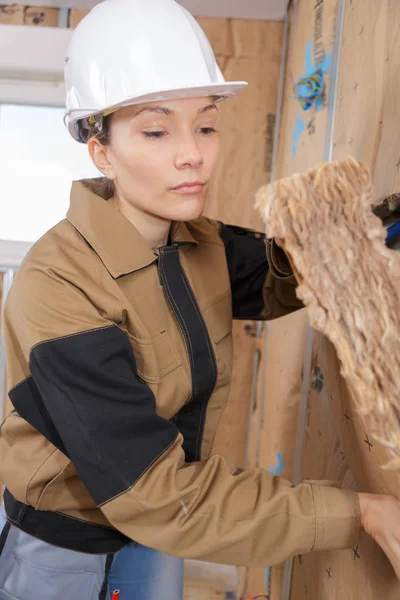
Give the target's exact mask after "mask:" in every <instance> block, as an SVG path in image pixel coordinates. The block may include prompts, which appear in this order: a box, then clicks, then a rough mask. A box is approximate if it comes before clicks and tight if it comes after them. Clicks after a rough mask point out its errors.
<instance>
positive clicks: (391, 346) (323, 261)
mask: <svg viewBox="0 0 400 600" xmlns="http://www.w3.org/2000/svg"><path fill="white" fill-rule="evenodd" d="M373 204H374V202H373V199H372V198H371V176H370V173H369V170H368V169H367V168H366V167H365V166H364V165H363V164H362V163H360V162H359V161H357V160H355V159H353V158H347V159H346V160H344V161H340V162H333V163H328V164H323V165H322V166H321V167H319V168H316V169H313V170H311V171H308V172H306V173H302V174H297V175H294V176H292V177H288V178H286V179H282V180H280V181H277V182H275V183H273V184H270V185H267V186H264V187H262V188H261V189H260V190H259V191H258V192H257V195H256V207H257V208H258V210H259V211H260V213H261V215H262V218H263V219H264V221H265V224H266V233H267V235H268V237H275V238H279V239H280V240H281V242H282V246H283V247H284V249H285V251H286V253H287V254H288V256H289V258H290V261H291V262H292V266H293V269H294V272H295V273H296V277H297V280H298V282H299V286H298V289H297V295H298V297H299V298H300V299H301V300H302V301H303V303H304V304H305V306H306V307H307V310H308V315H309V319H310V323H311V325H312V326H313V327H314V328H315V329H317V330H318V331H320V332H322V333H323V334H325V335H326V336H327V337H328V338H329V339H330V340H331V342H332V343H333V344H334V346H335V348H336V351H337V354H338V357H339V360H340V362H341V374H342V376H343V377H344V378H345V379H346V380H347V383H348V385H349V388H350V390H351V392H352V396H353V398H354V401H355V403H356V409H357V410H358V411H359V412H360V413H361V414H362V415H363V416H364V417H366V418H367V421H368V423H369V427H370V428H371V431H372V434H373V436H374V438H375V439H376V440H378V441H380V442H381V443H382V444H384V445H385V446H386V447H388V448H389V450H390V453H391V455H392V458H391V460H390V461H389V463H388V464H387V465H385V467H386V468H392V469H397V468H400V425H399V413H400V392H399V389H400V343H399V342H400V308H399V307H400V254H399V253H397V252H395V251H393V250H390V249H388V248H387V247H386V245H385V238H386V232H385V229H384V227H383V226H382V223H381V221H380V219H379V218H378V217H377V216H375V215H374V214H373V212H372V205H373Z"/></svg>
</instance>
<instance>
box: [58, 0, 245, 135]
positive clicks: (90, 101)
mask: <svg viewBox="0 0 400 600" xmlns="http://www.w3.org/2000/svg"><path fill="white" fill-rule="evenodd" d="M65 86H66V112H65V116H64V122H65V125H66V126H67V127H68V131H69V132H70V134H71V135H72V137H73V138H74V139H75V140H77V141H80V142H84V141H85V139H84V138H83V137H82V135H81V127H80V122H82V120H84V119H87V118H88V117H91V116H94V115H99V114H100V115H102V114H104V113H110V112H113V111H114V110H116V109H118V108H121V107H122V106H129V105H131V104H139V103H141V102H151V101H155V100H166V99H169V98H193V97H201V96H215V97H216V99H221V100H223V99H224V98H227V97H229V96H233V95H234V94H236V93H237V92H238V90H240V89H242V88H244V87H246V86H247V83H246V82H244V81H234V82H225V79H224V76H223V75H222V73H221V71H220V69H219V67H218V65H217V63H216V60H215V56H214V53H213V51H212V48H211V46H210V43H209V41H208V39H207V37H206V36H205V34H204V32H203V30H202V29H201V27H200V25H199V24H198V23H197V21H196V20H195V19H194V17H192V15H191V14H190V13H189V12H188V11H187V10H186V9H185V8H183V7H182V6H181V5H180V4H178V3H177V2H175V0H105V1H103V2H101V3H100V4H97V5H96V6H95V7H94V8H93V9H92V10H91V12H90V13H89V14H88V15H87V16H86V17H85V18H84V19H83V20H82V21H81V22H80V23H79V25H78V27H77V28H76V29H75V31H74V33H73V34H72V38H71V41H70V43H69V46H68V50H67V56H66V59H65Z"/></svg>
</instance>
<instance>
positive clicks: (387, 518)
mask: <svg viewBox="0 0 400 600" xmlns="http://www.w3.org/2000/svg"><path fill="white" fill-rule="evenodd" d="M358 498H359V501H360V509H361V525H362V528H363V529H364V530H365V532H366V533H368V535H370V536H371V537H372V538H373V539H374V540H375V541H376V543H377V544H379V546H380V547H381V548H382V550H383V551H384V553H385V554H386V556H387V557H388V559H389V560H390V562H391V564H392V567H393V569H394V571H395V573H396V575H397V578H398V579H399V580H400V500H397V498H395V497H394V496H388V495H379V494H358Z"/></svg>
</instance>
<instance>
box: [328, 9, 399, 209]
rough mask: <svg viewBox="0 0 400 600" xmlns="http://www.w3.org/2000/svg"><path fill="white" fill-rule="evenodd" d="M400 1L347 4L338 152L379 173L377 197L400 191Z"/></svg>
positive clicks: (335, 152)
mask: <svg viewBox="0 0 400 600" xmlns="http://www.w3.org/2000/svg"><path fill="white" fill-rule="evenodd" d="M399 19H400V5H399V3H398V2H397V1H396V0H384V1H381V2H375V1H374V0H351V1H348V5H347V10H346V19H345V27H344V32H343V45H342V66H341V70H340V79H339V94H338V104H337V108H336V111H337V112H336V126H335V135H334V144H333V149H334V150H333V156H334V158H335V159H337V160H341V159H342V158H345V157H346V156H348V155H349V154H352V155H353V156H355V157H357V158H359V159H360V160H362V161H364V162H365V163H366V164H367V165H369V166H370V168H371V169H372V171H373V174H374V188H373V195H374V199H376V200H382V199H383V198H385V197H387V196H389V195H390V194H392V193H393V192H394V191H396V192H398V191H400V145H399V143H398V136H397V135H396V134H395V132H398V131H399V128H400V111H399V103H398V99H399V96H400V76H399V68H400V61H399V56H400V21H399Z"/></svg>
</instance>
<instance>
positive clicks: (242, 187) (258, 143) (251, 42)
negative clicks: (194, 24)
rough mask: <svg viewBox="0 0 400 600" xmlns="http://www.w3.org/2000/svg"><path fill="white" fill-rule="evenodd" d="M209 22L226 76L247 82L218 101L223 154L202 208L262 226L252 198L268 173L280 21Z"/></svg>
mask: <svg viewBox="0 0 400 600" xmlns="http://www.w3.org/2000/svg"><path fill="white" fill-rule="evenodd" d="M209 21H210V20H209V19H201V25H202V26H203V28H204V30H205V32H206V34H207V35H208V36H209V38H210V41H211V45H212V46H213V47H214V46H215V48H216V55H217V61H218V63H219V65H220V67H221V69H222V71H223V73H224V76H225V78H226V79H227V80H230V81H248V82H249V87H248V88H247V89H246V90H243V91H242V92H240V93H239V94H238V96H237V97H235V98H232V99H230V100H228V101H226V102H223V103H221V104H220V105H219V108H220V113H221V117H220V118H221V121H220V133H221V143H222V144H221V158H220V161H219V165H218V166H217V169H216V173H215V176H214V178H213V182H212V185H211V188H210V195H209V203H208V206H207V211H206V212H207V215H208V216H210V217H211V218H218V219H223V220H225V221H226V222H228V223H232V224H240V225H242V226H244V227H251V228H254V229H258V230H260V228H261V231H263V229H264V228H263V224H262V221H261V219H260V217H259V216H258V214H257V213H256V211H255V210H254V208H253V198H254V194H255V192H256V190H257V189H258V187H260V185H262V184H263V183H265V182H267V181H269V178H270V174H271V166H272V153H273V136H274V124H275V111H276V103H277V95H278V81H279V68H280V57H281V49H282V36H283V23H278V22H273V21H272V22H263V21H239V20H237V19H233V20H223V21H224V23H225V24H224V27H222V24H221V26H220V25H219V26H218V27H216V26H215V23H210V22H209ZM214 40H215V42H214Z"/></svg>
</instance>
